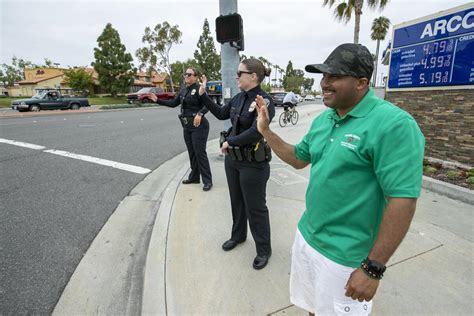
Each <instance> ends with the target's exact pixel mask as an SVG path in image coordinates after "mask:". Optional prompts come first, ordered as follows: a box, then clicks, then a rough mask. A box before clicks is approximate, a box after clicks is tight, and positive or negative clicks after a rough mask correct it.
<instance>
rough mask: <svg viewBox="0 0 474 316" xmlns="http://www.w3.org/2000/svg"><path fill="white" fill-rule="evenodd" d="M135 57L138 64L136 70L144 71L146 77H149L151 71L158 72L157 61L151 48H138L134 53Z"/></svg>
mask: <svg viewBox="0 0 474 316" xmlns="http://www.w3.org/2000/svg"><path fill="white" fill-rule="evenodd" d="M135 56H136V57H137V58H138V61H139V62H140V63H139V64H138V68H139V69H140V71H142V70H143V69H145V71H146V72H147V73H148V75H149V76H150V77H151V74H152V72H153V71H158V69H157V65H158V59H157V57H156V55H155V54H153V53H152V50H151V47H143V48H139V49H137V50H136V52H135Z"/></svg>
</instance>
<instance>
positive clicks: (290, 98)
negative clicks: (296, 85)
mask: <svg viewBox="0 0 474 316" xmlns="http://www.w3.org/2000/svg"><path fill="white" fill-rule="evenodd" d="M297 103H298V98H296V94H295V93H294V92H293V91H290V92H288V93H287V94H286V95H285V97H284V98H283V109H284V110H285V112H288V108H290V110H293V108H294V107H295V106H296V104H297Z"/></svg>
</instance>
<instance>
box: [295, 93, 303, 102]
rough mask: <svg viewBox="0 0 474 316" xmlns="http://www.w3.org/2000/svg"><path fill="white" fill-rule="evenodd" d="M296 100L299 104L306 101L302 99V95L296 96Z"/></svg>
mask: <svg viewBox="0 0 474 316" xmlns="http://www.w3.org/2000/svg"><path fill="white" fill-rule="evenodd" d="M296 99H297V100H298V103H300V102H303V101H304V99H303V97H302V96H301V95H299V94H297V95H296Z"/></svg>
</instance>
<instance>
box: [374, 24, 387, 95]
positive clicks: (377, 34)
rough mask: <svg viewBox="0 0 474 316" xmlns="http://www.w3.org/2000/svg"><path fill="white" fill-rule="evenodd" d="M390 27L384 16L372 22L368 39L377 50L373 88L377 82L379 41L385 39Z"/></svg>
mask: <svg viewBox="0 0 474 316" xmlns="http://www.w3.org/2000/svg"><path fill="white" fill-rule="evenodd" d="M389 27H390V20H389V19H388V18H386V17H384V16H380V17H378V18H376V19H374V21H373V22H372V34H370V38H371V39H372V40H374V41H377V48H376V50H375V69H374V76H373V77H374V80H373V82H372V84H373V85H374V86H375V84H376V82H377V66H378V64H379V48H380V41H383V40H384V39H385V36H387V32H388V28H389Z"/></svg>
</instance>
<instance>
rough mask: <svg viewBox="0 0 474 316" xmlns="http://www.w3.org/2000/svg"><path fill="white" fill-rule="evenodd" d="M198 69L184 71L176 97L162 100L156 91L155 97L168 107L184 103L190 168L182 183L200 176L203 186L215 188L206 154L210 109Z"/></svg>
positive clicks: (197, 179) (181, 120) (205, 188)
mask: <svg viewBox="0 0 474 316" xmlns="http://www.w3.org/2000/svg"><path fill="white" fill-rule="evenodd" d="M197 76H198V74H197V72H196V70H195V69H193V68H188V69H187V70H186V72H185V73H184V80H185V82H186V86H185V87H184V88H182V89H181V90H180V91H179V94H178V95H177V96H176V98H175V99H174V100H170V101H165V100H159V99H158V98H157V97H156V96H155V95H153V96H154V97H153V98H152V99H153V101H155V102H156V103H158V104H160V105H165V106H168V107H172V108H174V107H177V106H178V105H180V104H181V113H180V114H179V115H178V117H179V120H180V122H181V125H182V126H183V134H184V141H185V143H186V147H187V149H188V154H189V161H190V164H191V172H190V174H189V176H188V179H186V180H183V184H190V183H199V177H201V178H202V182H203V183H204V186H203V188H202V189H203V190H204V191H209V190H210V189H211V188H212V174H211V168H210V166H209V159H208V158H207V152H206V143H207V137H208V136H209V121H208V120H207V119H206V118H205V117H204V114H206V113H207V111H208V110H207V109H206V107H205V106H203V105H202V103H201V101H200V97H199V93H198V92H199V87H200V86H199V84H198V83H197Z"/></svg>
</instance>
